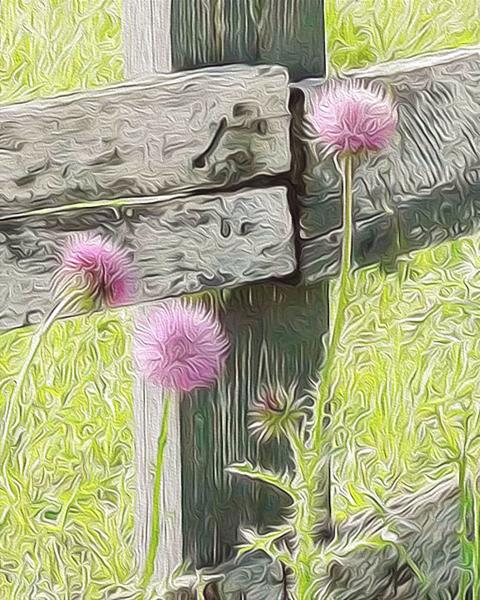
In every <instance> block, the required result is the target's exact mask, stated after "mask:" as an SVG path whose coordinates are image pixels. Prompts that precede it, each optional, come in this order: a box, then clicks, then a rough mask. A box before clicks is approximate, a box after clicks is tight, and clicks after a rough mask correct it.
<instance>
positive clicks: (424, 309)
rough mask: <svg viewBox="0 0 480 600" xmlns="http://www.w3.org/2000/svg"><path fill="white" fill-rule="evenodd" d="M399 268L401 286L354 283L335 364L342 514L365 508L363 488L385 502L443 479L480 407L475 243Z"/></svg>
mask: <svg viewBox="0 0 480 600" xmlns="http://www.w3.org/2000/svg"><path fill="white" fill-rule="evenodd" d="M405 260H406V263H405V265H406V276H405V277H404V278H402V277H400V276H399V274H398V273H395V274H390V275H387V274H385V273H384V272H383V271H382V269H381V268H379V267H371V268H369V269H365V270H362V271H359V272H358V273H357V275H356V297H355V299H354V300H353V302H352V303H351V304H350V306H349V308H348V313H347V325H346V328H345V331H344V336H343V346H342V351H341V353H340V354H339V357H338V362H337V381H338V383H339V388H338V395H337V412H336V426H337V435H336V446H337V447H338V448H340V451H339V454H338V456H337V459H336V465H337V473H336V476H337V479H338V480H339V482H340V483H341V487H342V489H343V490H344V493H343V496H342V498H341V500H340V502H339V505H338V507H337V508H338V510H339V512H340V514H341V516H346V515H347V514H348V513H351V512H352V511H356V510H358V509H361V508H363V507H366V506H368V505H369V501H368V500H366V498H365V496H364V495H363V494H362V488H363V489H369V490H371V491H373V492H375V493H376V494H378V496H379V497H380V498H381V499H383V500H384V501H386V502H388V501H389V500H391V499H393V498H395V497H398V496H399V495H401V494H402V493H403V492H407V491H415V490H419V489H420V488H421V487H422V486H425V485H427V484H432V482H434V481H435V480H438V479H439V478H441V477H444V476H446V475H450V474H452V472H453V470H454V466H453V463H452V458H453V457H454V456H455V454H457V455H458V452H459V450H460V449H461V447H462V440H463V432H464V423H465V414H466V412H468V411H470V412H472V411H473V412H476V411H475V406H476V404H478V401H479V391H478V390H479V389H480V235H478V234H477V235H475V236H473V237H467V238H464V239H459V240H455V241H451V242H445V243H443V244H441V245H440V246H438V247H436V248H431V249H428V250H424V251H421V252H418V253H416V254H415V255H414V256H413V257H412V258H411V259H410V260H408V259H405ZM477 412H478V411H477ZM439 416H441V419H442V429H440V428H439ZM470 450H471V452H472V453H473V454H472V455H473V457H474V458H475V459H476V460H477V462H478V459H479V458H480V456H479V453H478V440H477V441H476V442H474V444H473V445H472V447H471V448H470Z"/></svg>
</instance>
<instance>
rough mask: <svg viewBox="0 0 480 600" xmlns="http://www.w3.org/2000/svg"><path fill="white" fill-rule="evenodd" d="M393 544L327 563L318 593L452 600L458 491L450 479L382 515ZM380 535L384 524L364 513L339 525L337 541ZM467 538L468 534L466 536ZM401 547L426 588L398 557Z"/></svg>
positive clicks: (354, 598) (341, 597) (344, 598)
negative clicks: (394, 540) (394, 539)
mask: <svg viewBox="0 0 480 600" xmlns="http://www.w3.org/2000/svg"><path fill="white" fill-rule="evenodd" d="M387 514H388V517H389V520H390V525H391V528H394V529H395V530H396V533H397V542H398V545H397V546H396V547H395V546H394V545H393V544H392V545H391V546H384V547H383V548H381V549H378V548H377V549H374V548H372V549H368V548H364V549H361V550H357V551H354V552H352V553H350V554H349V555H348V556H346V557H343V560H340V559H338V560H334V561H332V562H331V563H330V564H329V565H328V568H327V570H326V574H325V577H324V580H323V586H322V587H323V589H324V590H325V592H326V593H325V596H324V597H325V598H326V599H332V600H333V599H335V600H359V599H362V600H363V599H365V600H367V599H370V598H372V599H373V598H375V599H376V600H419V599H421V598H431V599H432V600H433V599H435V600H451V598H457V597H458V583H459V573H460V569H459V565H460V564H461V557H460V544H459V536H458V531H459V530H460V528H461V523H460V518H459V516H460V509H459V498H458V488H457V486H456V482H455V481H454V480H446V481H439V482H436V483H435V485H434V486H433V487H432V488H430V489H427V490H425V491H424V492H422V493H421V494H408V495H404V496H403V497H402V498H400V499H398V500H397V501H396V502H395V504H393V505H392V506H389V507H388V511H387ZM367 531H368V532H370V533H371V534H372V533H373V532H375V533H380V532H386V529H385V521H384V519H382V518H381V517H379V516H378V514H376V513H373V512H369V513H364V514H362V515H359V516H358V517H355V518H353V519H351V520H349V521H347V522H346V523H344V524H343V525H342V526H341V527H340V528H339V532H338V536H339V539H348V538H349V539H353V538H357V539H358V536H362V535H365V532H367ZM472 535H473V532H472ZM400 547H402V548H403V550H404V551H405V552H406V553H407V555H408V556H409V558H410V560H411V561H414V563H415V564H416V565H417V567H418V568H420V569H421V571H422V573H424V574H425V575H426V577H427V581H428V589H427V590H426V591H423V592H422V590H421V589H420V586H419V582H418V578H417V577H416V576H415V575H414V573H413V572H412V569H411V568H410V567H409V566H408V565H407V564H406V562H405V559H404V558H403V557H402V556H401V555H400V553H399V548H400Z"/></svg>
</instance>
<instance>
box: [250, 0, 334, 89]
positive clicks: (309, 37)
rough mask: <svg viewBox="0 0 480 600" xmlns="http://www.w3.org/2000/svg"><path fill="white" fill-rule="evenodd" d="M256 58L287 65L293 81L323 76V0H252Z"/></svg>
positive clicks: (324, 62)
mask: <svg viewBox="0 0 480 600" xmlns="http://www.w3.org/2000/svg"><path fill="white" fill-rule="evenodd" d="M254 4H256V5H257V6H258V7H259V8H258V17H257V27H258V38H259V41H258V60H260V61H261V62H265V63H277V64H280V65H284V66H286V67H288V71H289V73H290V76H291V78H292V79H293V80H295V81H297V80H299V79H302V78H304V77H323V76H324V75H325V68H326V60H325V28H324V7H323V0H254Z"/></svg>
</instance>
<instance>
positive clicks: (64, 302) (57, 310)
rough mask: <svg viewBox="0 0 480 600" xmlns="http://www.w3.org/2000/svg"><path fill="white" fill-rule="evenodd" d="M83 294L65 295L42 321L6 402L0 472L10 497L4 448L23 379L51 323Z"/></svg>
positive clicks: (0, 441) (0, 445)
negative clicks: (0, 469)
mask: <svg viewBox="0 0 480 600" xmlns="http://www.w3.org/2000/svg"><path fill="white" fill-rule="evenodd" d="M83 294H84V291H83V290H74V291H73V292H71V293H69V294H67V295H65V296H64V297H63V298H62V299H61V300H60V301H59V302H58V304H56V305H55V306H54V307H53V309H52V310H51V311H50V313H49V314H48V315H47V317H46V318H45V319H44V320H43V321H42V323H41V324H40V325H39V328H38V329H37V331H36V332H35V333H34V335H33V336H32V339H31V341H30V348H29V351H28V354H27V358H26V359H25V362H24V363H23V365H22V368H21V370H20V373H19V374H18V376H17V380H16V382H15V387H14V389H13V392H12V395H11V396H10V398H9V399H8V400H7V403H6V408H5V415H4V417H3V431H2V437H1V438H0V463H1V465H2V471H3V475H4V484H5V487H6V489H7V490H8V491H9V492H10V494H11V495H12V490H11V487H10V485H9V483H8V478H7V476H6V464H7V457H6V456H5V446H6V443H7V439H8V436H9V433H10V428H11V424H12V423H11V422H12V417H13V411H14V407H15V405H16V404H17V402H18V400H19V398H20V396H21V393H22V389H23V385H24V383H25V379H26V377H27V373H28V370H29V368H30V366H31V364H32V362H33V360H34V358H35V356H36V354H37V351H38V349H39V347H40V343H41V341H42V338H43V337H44V335H46V333H47V332H48V331H49V329H50V328H51V326H52V325H53V323H54V322H55V321H56V319H58V317H59V316H60V315H61V314H62V313H63V312H64V311H65V310H66V309H67V308H68V307H69V306H70V305H73V304H74V303H75V302H76V301H77V300H78V298H79V297H81V296H82V295H83Z"/></svg>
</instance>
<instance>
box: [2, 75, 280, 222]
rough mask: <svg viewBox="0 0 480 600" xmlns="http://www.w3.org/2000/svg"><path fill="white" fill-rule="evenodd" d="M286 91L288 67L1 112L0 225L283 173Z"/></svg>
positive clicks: (159, 82) (166, 78)
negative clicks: (41, 211) (39, 212)
mask: <svg viewBox="0 0 480 600" xmlns="http://www.w3.org/2000/svg"><path fill="white" fill-rule="evenodd" d="M287 83H288V77H287V72H286V70H285V69H283V68H282V67H277V66H272V67H268V66H264V67H262V66H259V67H248V66H229V67H225V68H223V67H217V68H210V69H205V70H201V71H196V72H190V73H182V74H178V75H161V76H158V77H155V78H153V79H151V80H149V81H146V82H143V83H129V84H125V85H120V86H115V87H112V88H109V89H105V90H100V91H93V92H86V93H80V94H72V95H68V96H64V97H59V98H54V99H51V100H45V101H41V102H29V103H25V104H18V105H13V106H8V107H4V108H1V109H0V216H4V215H8V214H11V213H18V212H21V211H27V210H32V209H35V208H40V207H52V206H55V205H61V204H65V203H66V202H79V201H92V200H102V199H104V200H111V199H112V198H127V197H139V196H155V195H159V194H170V193H175V192H178V191H180V190H198V189H200V190H201V189H206V188H208V189H214V188H221V187H223V188H225V187H229V186H232V185H238V184H240V183H242V182H245V181H248V180H251V179H252V178H254V177H255V176H258V175H273V174H278V173H284V172H286V171H288V169H289V166H290V152H289V124H290V115H289V113H288V108H287V104H288V85H287Z"/></svg>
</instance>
